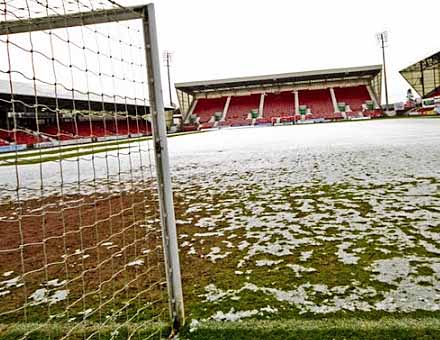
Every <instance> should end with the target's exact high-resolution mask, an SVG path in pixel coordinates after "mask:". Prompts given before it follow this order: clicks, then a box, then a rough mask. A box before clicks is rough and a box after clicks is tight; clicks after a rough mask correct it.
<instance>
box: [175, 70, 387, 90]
mask: <svg viewBox="0 0 440 340" xmlns="http://www.w3.org/2000/svg"><path fill="white" fill-rule="evenodd" d="M380 70H382V65H369V66H361V67H348V68H334V69H322V70H314V71H302V72H293V73H280V74H272V75H263V76H251V77H238V78H226V79H214V80H205V81H193V82H184V83H176V84H175V87H176V88H185V87H193V86H209V85H221V84H233V83H238V82H243V81H244V82H246V81H259V80H268V79H272V80H282V79H284V78H294V77H307V76H319V75H331V74H337V73H351V72H362V71H380Z"/></svg>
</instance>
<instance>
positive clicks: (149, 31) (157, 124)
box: [0, 4, 185, 331]
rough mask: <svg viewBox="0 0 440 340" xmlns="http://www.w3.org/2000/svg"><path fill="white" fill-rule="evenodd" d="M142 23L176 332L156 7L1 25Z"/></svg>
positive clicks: (19, 28) (174, 253) (3, 30)
mask: <svg viewBox="0 0 440 340" xmlns="http://www.w3.org/2000/svg"><path fill="white" fill-rule="evenodd" d="M129 20H142V26H143V35H144V42H145V58H146V67H147V74H146V77H147V79H148V92H149V99H150V113H151V121H152V131H153V143H154V154H155V165H156V178H157V186H158V194H159V209H160V220H161V229H162V242H163V251H164V259H165V273H166V280H167V288H168V303H169V310H170V316H171V320H172V324H173V329H174V330H175V331H177V330H178V329H179V328H180V327H181V326H182V325H183V324H184V322H185V313H184V303H183V294H182V281H181V272H180V260H179V252H178V241H177V231H176V221H175V212H174V202H173V191H172V185H171V175H170V164H169V156H168V142H167V129H166V120H165V107H164V101H163V93H162V81H161V73H160V59H159V44H158V38H157V25H156V16H155V9H154V4H147V5H142V6H134V7H119V8H113V9H105V10H96V11H90V12H80V13H72V14H67V15H51V16H46V17H38V18H32V19H20V20H9V21H4V22H0V35H10V34H18V33H30V32H36V31H44V30H53V29H60V28H70V27H78V26H86V25H94V24H104V23H112V22H120V21H129Z"/></svg>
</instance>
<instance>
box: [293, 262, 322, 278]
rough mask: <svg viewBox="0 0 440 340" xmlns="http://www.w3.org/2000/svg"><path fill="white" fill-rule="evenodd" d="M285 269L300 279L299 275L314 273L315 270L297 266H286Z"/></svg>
mask: <svg viewBox="0 0 440 340" xmlns="http://www.w3.org/2000/svg"><path fill="white" fill-rule="evenodd" d="M286 267H288V268H290V269H292V270H293V271H294V272H295V276H296V277H302V275H301V273H313V272H316V269H315V268H307V267H303V266H301V265H299V264H287V265H286Z"/></svg>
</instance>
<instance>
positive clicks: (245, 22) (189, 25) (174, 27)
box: [119, 0, 440, 102]
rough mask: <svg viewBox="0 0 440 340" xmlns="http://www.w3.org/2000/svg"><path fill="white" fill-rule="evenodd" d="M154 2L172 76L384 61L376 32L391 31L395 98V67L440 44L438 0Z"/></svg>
mask: <svg viewBox="0 0 440 340" xmlns="http://www.w3.org/2000/svg"><path fill="white" fill-rule="evenodd" d="M119 2H120V3H121V4H123V5H130V4H139V3H142V1H138V0H119ZM154 2H155V4H156V13H157V20H158V24H159V27H158V29H159V38H160V47H161V49H168V50H171V51H173V52H174V63H173V80H174V81H175V82H185V81H194V80H208V79H215V78H228V77H239V76H251V75H264V74H272V73H285V72H296V71H306V70H316V69H323V68H336V67H350V66H365V65H373V64H381V63H382V56H381V52H380V49H379V47H378V45H377V42H376V38H375V35H376V33H377V32H380V31H382V30H388V31H389V48H388V49H387V53H388V56H387V61H388V65H389V69H388V76H389V88H390V101H391V102H394V101H402V100H404V98H405V94H406V90H407V89H408V84H407V83H406V82H405V80H404V79H403V78H402V77H401V76H400V75H399V73H398V71H399V70H401V69H402V68H404V67H406V66H408V65H410V64H412V63H414V62H416V61H418V60H419V59H421V58H424V57H427V56H429V55H430V54H433V53H435V52H437V51H438V50H440V38H439V32H440V1H439V0H419V1H412V0H411V1H409V0H399V1H395V0H369V1H359V0H357V1H356V0H334V1H328V0H305V1H297V0H290V1H289V0H271V1H263V0H156V1H154ZM143 3H145V1H143ZM164 76H165V75H164Z"/></svg>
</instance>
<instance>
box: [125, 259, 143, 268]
mask: <svg viewBox="0 0 440 340" xmlns="http://www.w3.org/2000/svg"><path fill="white" fill-rule="evenodd" d="M143 264H144V260H142V259H140V260H134V261H131V262H129V263H127V267H135V266H142V265H143Z"/></svg>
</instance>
